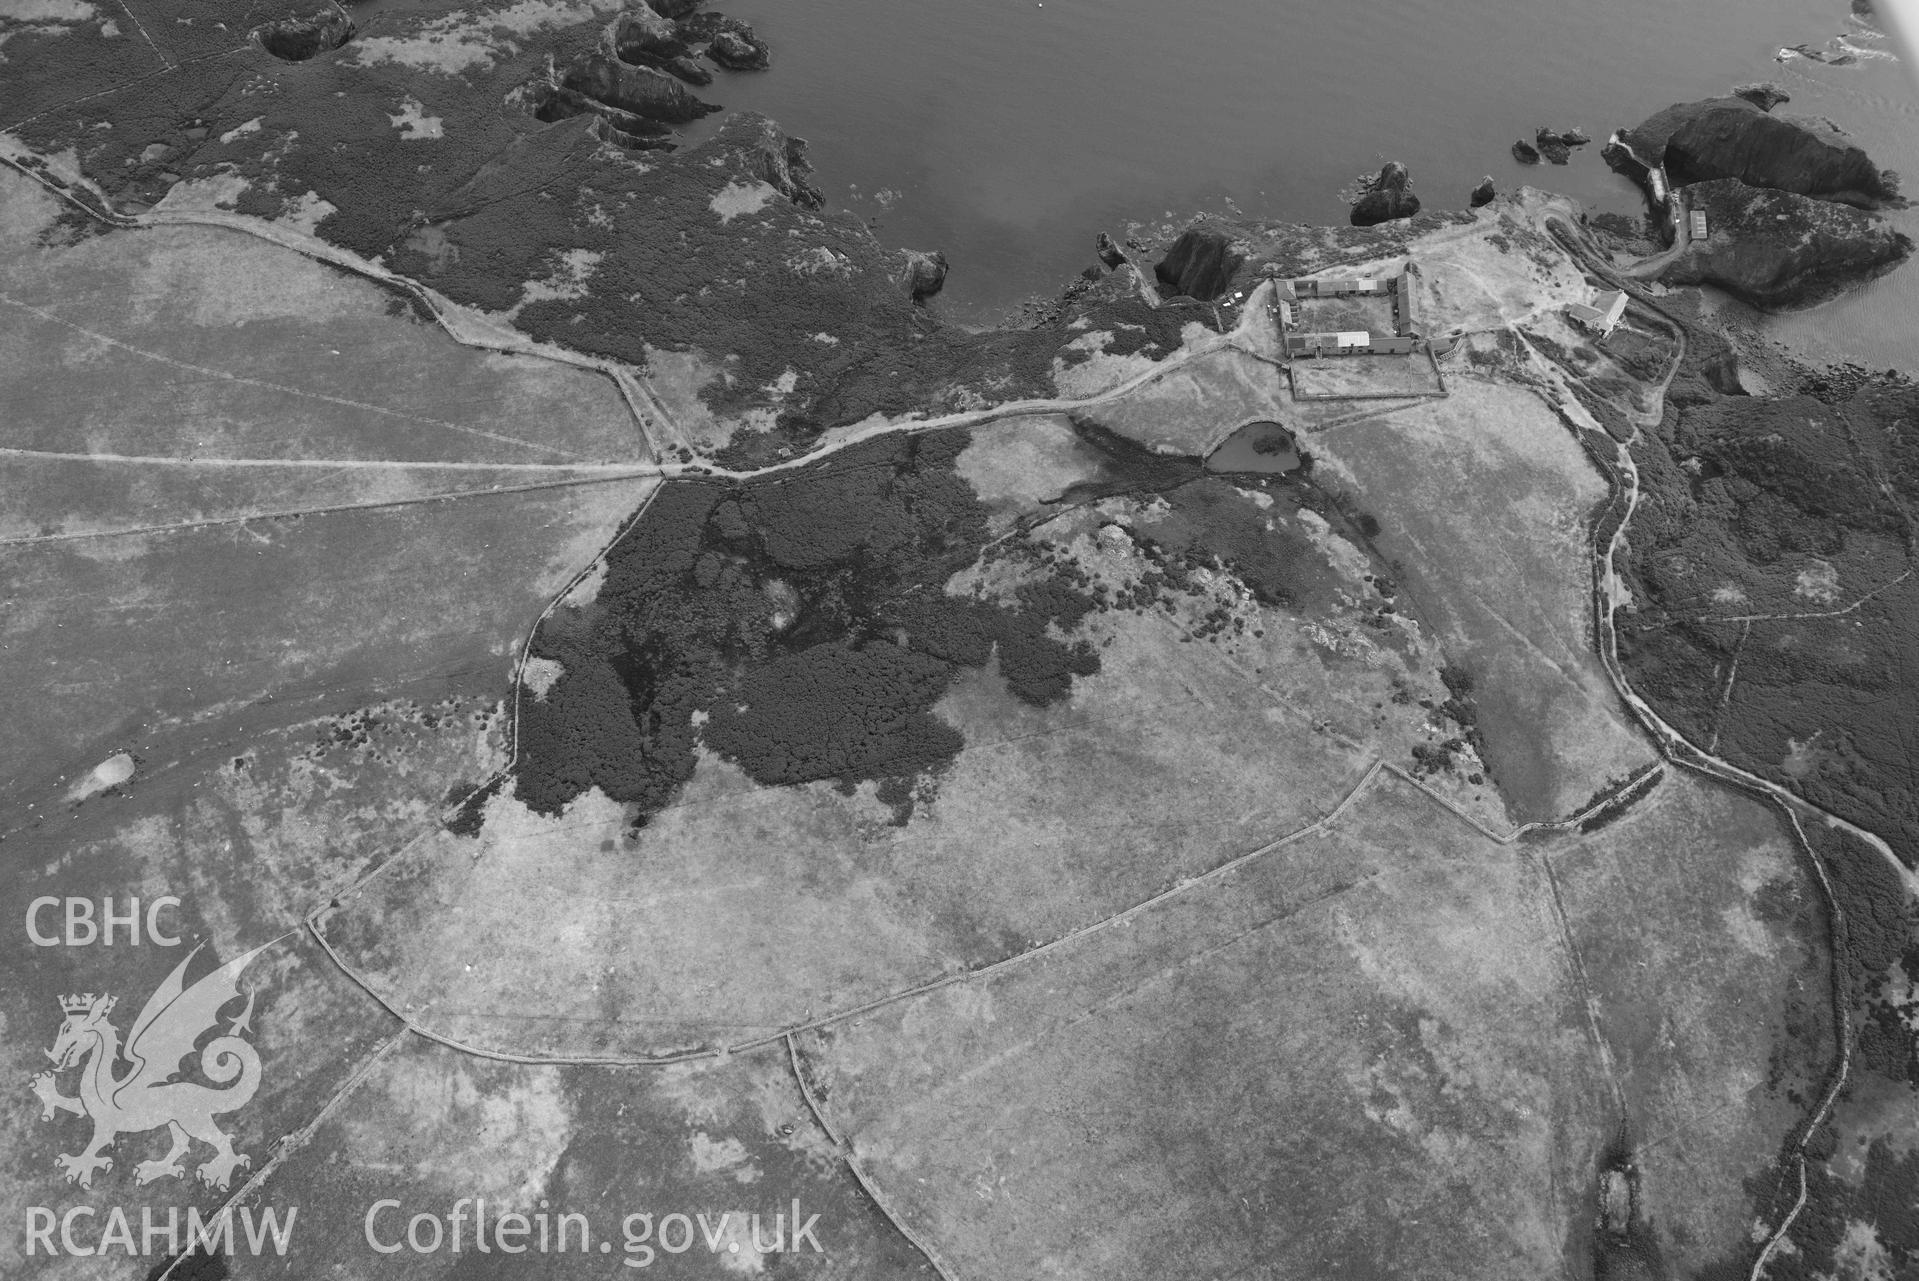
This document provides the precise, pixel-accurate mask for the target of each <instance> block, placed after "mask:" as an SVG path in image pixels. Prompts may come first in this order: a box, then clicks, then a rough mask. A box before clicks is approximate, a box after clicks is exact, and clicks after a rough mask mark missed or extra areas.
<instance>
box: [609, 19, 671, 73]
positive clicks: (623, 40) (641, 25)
mask: <svg viewBox="0 0 1919 1281" xmlns="http://www.w3.org/2000/svg"><path fill="white" fill-rule="evenodd" d="M609 38H610V41H611V43H612V46H613V54H614V56H615V57H617V58H619V59H620V60H621V61H622V62H634V63H647V62H651V61H653V60H655V59H665V58H671V57H673V56H674V55H676V54H678V53H680V52H682V51H683V50H684V49H685V46H686V42H685V41H684V40H682V39H681V38H680V29H679V28H678V27H677V26H675V25H673V22H672V20H671V19H668V18H662V17H661V16H660V15H659V14H657V13H655V12H653V10H651V9H649V8H647V7H645V6H644V5H642V6H640V7H639V8H637V9H628V10H626V11H625V12H624V13H622V14H621V15H620V16H619V18H618V19H617V20H615V22H614V23H613V28H612V32H611V34H610V37H609Z"/></svg>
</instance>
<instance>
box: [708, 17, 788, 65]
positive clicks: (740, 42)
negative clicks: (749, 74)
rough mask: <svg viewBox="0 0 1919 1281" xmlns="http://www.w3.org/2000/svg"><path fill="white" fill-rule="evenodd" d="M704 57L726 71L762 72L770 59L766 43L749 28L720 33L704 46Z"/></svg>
mask: <svg viewBox="0 0 1919 1281" xmlns="http://www.w3.org/2000/svg"><path fill="white" fill-rule="evenodd" d="M706 56H707V57H709V58H711V59H712V60H713V61H715V62H717V63H719V64H720V65H721V66H722V67H725V68H726V69H727V70H728V71H764V70H766V68H767V67H768V65H770V63H771V61H772V59H771V56H770V54H769V51H768V50H767V47H766V42H765V41H763V40H761V39H759V38H758V37H757V36H755V35H754V34H753V32H752V29H751V28H750V27H749V28H747V29H746V30H745V31H739V30H729V31H722V32H720V33H719V34H717V35H715V36H714V37H713V41H712V43H711V44H709V45H707V46H706Z"/></svg>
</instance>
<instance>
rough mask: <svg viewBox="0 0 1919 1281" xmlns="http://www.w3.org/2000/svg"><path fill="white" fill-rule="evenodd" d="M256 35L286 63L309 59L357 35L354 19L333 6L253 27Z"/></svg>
mask: <svg viewBox="0 0 1919 1281" xmlns="http://www.w3.org/2000/svg"><path fill="white" fill-rule="evenodd" d="M253 38H254V39H255V40H258V41H259V42H260V47H261V48H263V49H265V50H266V51H267V52H268V53H270V54H272V55H273V56H274V57H276V58H278V59H280V60H281V61H282V62H305V61H306V60H307V59H309V58H314V57H318V56H319V55H320V54H323V53H326V52H327V51H328V50H331V49H338V48H339V47H340V46H341V45H343V44H345V43H346V42H347V41H348V40H350V39H352V38H353V19H351V18H349V17H347V15H346V10H345V9H342V8H340V7H339V6H338V5H332V6H329V7H327V8H325V9H321V10H319V11H318V12H315V13H311V14H308V15H307V16H306V17H304V18H282V19H281V20H280V21H278V22H269V23H267V24H266V25H265V26H260V27H255V28H254V29H253Z"/></svg>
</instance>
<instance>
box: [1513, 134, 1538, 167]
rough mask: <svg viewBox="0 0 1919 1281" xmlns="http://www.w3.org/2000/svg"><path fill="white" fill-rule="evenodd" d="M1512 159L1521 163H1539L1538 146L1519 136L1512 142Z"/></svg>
mask: <svg viewBox="0 0 1919 1281" xmlns="http://www.w3.org/2000/svg"><path fill="white" fill-rule="evenodd" d="M1513 159H1514V160H1517V161H1518V162H1519V163H1520V164H1522V165H1536V164H1538V163H1539V148H1537V147H1535V146H1533V145H1532V144H1531V143H1530V142H1527V141H1526V140H1525V139H1524V138H1521V139H1520V140H1519V141H1518V142H1515V143H1514V144H1513Z"/></svg>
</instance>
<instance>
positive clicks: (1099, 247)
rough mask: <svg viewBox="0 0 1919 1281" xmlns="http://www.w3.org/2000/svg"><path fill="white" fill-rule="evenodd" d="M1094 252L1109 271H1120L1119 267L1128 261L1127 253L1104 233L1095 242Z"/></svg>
mask: <svg viewBox="0 0 1919 1281" xmlns="http://www.w3.org/2000/svg"><path fill="white" fill-rule="evenodd" d="M1093 250H1094V252H1095V253H1097V254H1099V260H1100V263H1101V264H1102V265H1103V266H1105V268H1106V269H1107V270H1108V271H1118V270H1119V265H1120V264H1121V263H1123V262H1125V261H1126V251H1125V250H1123V249H1121V248H1120V247H1119V246H1118V245H1117V244H1115V243H1114V241H1113V238H1112V237H1111V236H1109V235H1107V234H1106V233H1105V232H1103V231H1102V232H1100V233H1099V236H1098V238H1097V239H1095V240H1094V241H1093Z"/></svg>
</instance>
